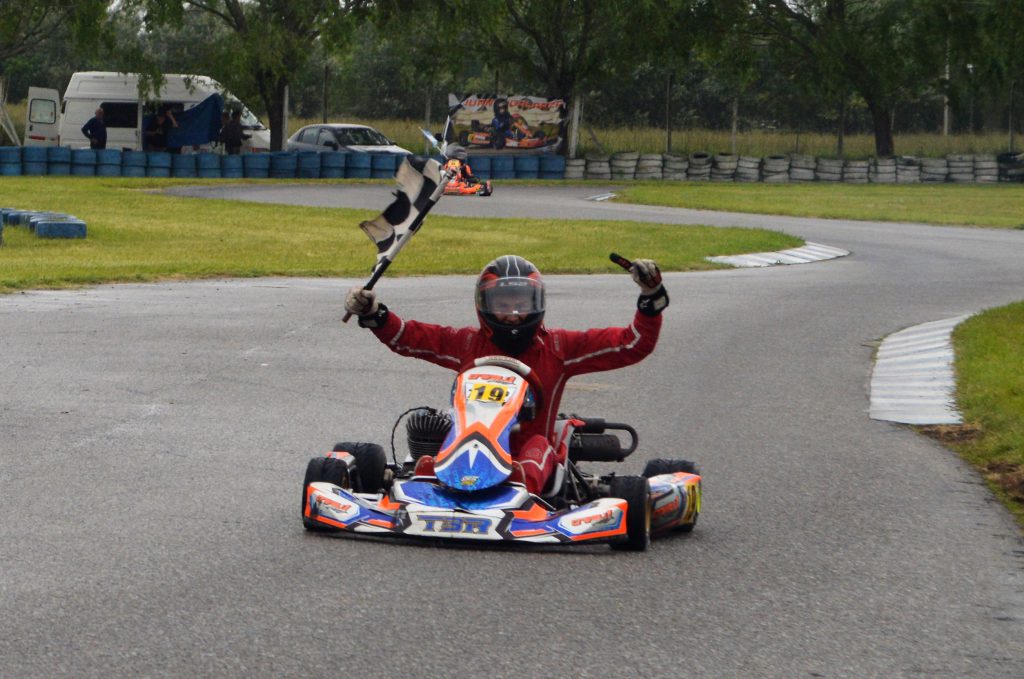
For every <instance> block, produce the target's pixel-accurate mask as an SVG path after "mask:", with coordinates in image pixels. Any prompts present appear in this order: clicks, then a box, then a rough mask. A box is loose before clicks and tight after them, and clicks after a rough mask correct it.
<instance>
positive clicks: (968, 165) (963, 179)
mask: <svg viewBox="0 0 1024 679" xmlns="http://www.w3.org/2000/svg"><path fill="white" fill-rule="evenodd" d="M946 163H947V164H948V166H949V181H951V182H954V183H956V184H967V183H970V182H973V181H974V156H973V155H969V154H962V153H951V154H950V155H948V156H946Z"/></svg>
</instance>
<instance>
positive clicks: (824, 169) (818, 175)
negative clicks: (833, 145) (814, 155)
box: [790, 158, 843, 182]
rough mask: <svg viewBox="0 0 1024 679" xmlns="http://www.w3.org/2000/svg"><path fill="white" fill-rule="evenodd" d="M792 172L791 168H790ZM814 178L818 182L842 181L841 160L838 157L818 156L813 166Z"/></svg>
mask: <svg viewBox="0 0 1024 679" xmlns="http://www.w3.org/2000/svg"><path fill="white" fill-rule="evenodd" d="M790 174H792V170H790ZM814 178H815V179H816V180H817V181H819V182H841V181H843V161H842V160H841V159H839V158H818V165H817V167H815V168H814Z"/></svg>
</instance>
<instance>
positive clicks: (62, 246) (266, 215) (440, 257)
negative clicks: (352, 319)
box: [0, 177, 801, 292]
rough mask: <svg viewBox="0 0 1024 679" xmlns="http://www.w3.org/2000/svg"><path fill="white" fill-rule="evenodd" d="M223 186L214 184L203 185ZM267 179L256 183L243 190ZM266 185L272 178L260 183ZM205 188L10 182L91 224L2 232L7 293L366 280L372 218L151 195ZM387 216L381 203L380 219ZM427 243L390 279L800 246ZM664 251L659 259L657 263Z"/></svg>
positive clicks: (429, 228) (769, 242)
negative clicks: (67, 231)
mask: <svg viewBox="0 0 1024 679" xmlns="http://www.w3.org/2000/svg"><path fill="white" fill-rule="evenodd" d="M205 181H207V182H217V181H218V180H205ZM247 181H260V180H247ZM262 181H264V182H266V181H270V180H262ZM183 183H186V184H197V183H203V180H173V179H125V178H112V179H107V178H83V177H73V178H58V177H4V178H3V179H0V204H3V205H4V206H5V207H17V208H23V209H31V210H53V211H59V212H71V213H73V214H74V215H75V216H77V217H80V218H81V219H84V220H85V221H86V223H87V224H88V230H89V233H88V238H86V239H85V240H74V241H68V240H47V239H39V238H35V237H33V236H31V235H29V234H28V233H26V232H25V231H24V230H23V229H17V228H10V227H8V229H6V230H5V234H4V235H5V238H6V241H7V244H6V246H5V247H4V249H3V250H2V251H0V252H2V262H3V267H2V268H0V292H11V291H15V290H24V289H28V288H54V287H65V286H73V285H86V284H94V283H101V282H111V281H153V280H160V279H166V278H198V277H216V276H271V275H280V276H343V277H358V276H364V275H365V274H366V273H367V272H368V271H369V269H370V268H371V266H372V264H373V261H374V255H375V249H374V247H373V244H372V243H371V242H370V241H369V239H367V238H366V236H365V235H364V234H363V232H362V231H361V230H360V229H359V228H358V224H359V222H361V221H362V220H364V219H368V218H371V217H374V216H376V213H375V212H372V211H367V210H348V209H325V208H307V207H290V206H266V205H259V204H255V203H245V202H238V201H218V200H203V201H200V200H198V199H194V198H182V197H175V196H169V195H163V194H160V193H159V192H156V191H153V190H154V189H159V188H160V187H166V186H172V185H175V184H183ZM384 207H385V206H384V205H381V206H380V209H383V208H384ZM423 233H424V234H429V235H425V236H420V237H419V238H418V239H417V243H416V247H414V248H408V249H407V250H406V251H404V252H403V253H402V257H401V259H399V260H397V261H396V263H395V265H394V266H393V267H392V268H391V270H390V271H389V275H424V274H445V273H476V272H478V271H479V270H480V267H481V266H483V265H484V264H485V263H486V262H487V261H488V260H489V259H491V258H492V257H495V256H497V255H500V254H504V253H506V252H508V251H510V250H515V251H516V252H517V253H518V254H521V255H523V256H525V257H528V258H529V259H531V260H532V261H534V262H535V263H536V264H537V265H538V266H540V268H541V269H542V270H543V271H545V272H550V273H560V272H561V273H566V272H576V273H589V272H601V271H604V272H608V271H614V270H615V265H614V264H612V263H611V262H609V261H608V253H609V252H612V251H617V250H621V251H623V252H633V253H651V254H652V256H657V258H658V261H659V263H660V265H661V266H662V267H664V268H665V269H666V270H671V271H688V270H695V269H711V268H715V267H716V266H718V265H715V264H711V263H709V262H707V261H705V260H704V258H705V257H706V256H709V255H721V254H738V253H743V252H755V251H766V250H778V249H785V248H789V247H796V246H798V245H800V244H801V241H800V240H798V239H796V238H792V237H790V236H785V235H783V234H779V233H775V232H772V231H762V230H756V229H715V228H711V227H699V226H698V227H679V226H667V225H657V224H643V225H637V224H630V225H629V228H623V225H622V222H598V221H594V222H574V223H573V224H571V225H569V224H567V223H565V222H558V221H555V220H540V219H534V220H518V219H515V220H514V219H488V220H487V224H486V228H481V225H480V223H479V222H478V221H476V220H466V219H457V218H453V217H443V216H440V215H438V216H431V217H429V218H428V222H427V225H426V226H425V227H424V232H423ZM655 253H656V255H655Z"/></svg>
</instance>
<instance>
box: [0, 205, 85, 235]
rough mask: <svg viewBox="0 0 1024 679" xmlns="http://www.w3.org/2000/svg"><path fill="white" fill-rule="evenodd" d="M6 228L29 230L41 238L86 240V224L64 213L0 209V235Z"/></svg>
mask: <svg viewBox="0 0 1024 679" xmlns="http://www.w3.org/2000/svg"><path fill="white" fill-rule="evenodd" d="M5 226H10V227H21V228H25V229H28V230H29V231H30V232H31V233H34V234H35V235H36V236H37V237H39V238H85V235H86V226H85V222H84V221H82V220H81V219H79V218H78V217H75V216H74V215H69V214H65V213H63V212H48V211H40V210H21V209H18V208H9V207H5V208H0V234H2V233H3V229H4V227H5ZM0 242H2V241H0Z"/></svg>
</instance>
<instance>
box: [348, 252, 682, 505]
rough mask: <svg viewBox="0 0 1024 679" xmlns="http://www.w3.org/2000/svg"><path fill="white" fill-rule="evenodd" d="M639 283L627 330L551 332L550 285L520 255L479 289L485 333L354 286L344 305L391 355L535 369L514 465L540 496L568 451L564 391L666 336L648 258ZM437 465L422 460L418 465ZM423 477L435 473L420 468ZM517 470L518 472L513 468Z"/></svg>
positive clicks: (492, 268)
mask: <svg viewBox="0 0 1024 679" xmlns="http://www.w3.org/2000/svg"><path fill="white" fill-rule="evenodd" d="M630 273H631V275H632V277H633V280H634V281H636V283H637V285H639V286H640V297H639V298H638V300H637V311H636V313H635V314H634V316H633V321H632V323H630V324H629V325H628V326H625V327H620V328H595V329H591V330H584V331H578V330H562V329H557V328H547V327H545V326H544V324H543V320H544V310H545V303H544V280H543V278H541V275H540V271H538V270H537V267H535V266H534V265H533V264H531V263H530V262H528V261H527V260H525V259H523V258H522V257H518V256H516V255H505V256H502V257H498V258H497V259H495V260H494V261H492V262H490V263H489V264H487V266H485V267H484V269H483V271H482V272H481V273H480V276H479V278H478V279H477V282H476V310H477V317H478V318H479V320H480V327H478V328H477V327H465V328H452V327H447V326H441V325H433V324H430V323H423V322H420V321H414V320H406V319H403V318H400V317H399V316H398V315H397V314H395V313H394V312H393V311H390V310H389V309H388V308H387V307H386V306H385V305H384V304H381V303H379V302H378V301H377V299H376V294H375V293H374V291H372V290H364V289H363V288H362V287H361V286H356V287H354V288H352V289H351V290H349V292H348V294H347V295H346V298H345V309H346V310H347V311H348V312H350V313H352V314H353V315H356V316H358V317H359V325H360V326H361V327H364V328H370V329H371V330H372V331H373V333H374V334H375V335H376V336H377V339H379V340H380V341H381V342H383V343H384V344H385V345H386V346H387V347H388V348H389V349H391V351H393V352H395V353H397V354H401V355H402V356H410V357H414V358H420V359H423V360H425V361H430V362H431V363H436V364H437V365H440V366H443V367H445V368H450V369H451V370H455V371H456V372H461V371H462V370H465V369H467V368H470V367H472V365H473V361H474V360H475V359H477V358H480V357H482V356H493V355H496V354H501V355H506V356H513V357H515V358H517V359H519V360H520V361H522V362H523V363H525V364H526V365H528V366H530V368H531V370H532V371H533V375H534V376H535V377H536V378H537V381H538V382H539V383H540V389H541V391H542V393H541V394H539V401H540V406H541V408H540V410H539V412H538V413H537V417H536V418H534V419H533V420H530V421H523V422H520V428H519V431H518V433H516V434H513V436H512V439H511V442H510V443H511V445H510V447H511V449H512V450H510V451H509V452H510V453H512V456H513V459H514V460H515V461H516V462H518V463H519V464H520V465H521V466H522V471H521V472H518V470H514V471H513V477H512V479H513V480H520V479H517V478H516V476H517V475H518V473H521V474H522V476H523V477H524V478H523V479H522V480H524V481H525V483H526V488H527V490H528V491H530V492H531V493H534V494H542V493H544V492H548V491H550V490H551V489H549V488H547V486H548V483H549V481H551V478H552V476H553V472H554V471H555V469H556V467H557V466H558V464H560V463H562V462H563V461H564V460H565V455H566V450H565V447H564V446H563V447H562V449H561V450H555V448H554V440H553V439H554V437H555V435H556V432H555V431H554V425H555V418H556V416H557V414H558V405H559V402H560V401H561V398H562V390H563V389H564V388H565V383H566V381H567V380H568V379H569V378H570V377H574V376H576V375H582V374H585V373H592V372H600V371H603V370H612V369H614V368H622V367H625V366H627V365H632V364H634V363H638V362H639V361H641V360H642V359H643V358H645V357H646V356H647V355H648V354H650V353H651V352H652V351H653V350H654V346H655V345H656V344H657V342H658V334H659V332H660V330H661V312H662V311H664V309H665V307H667V306H668V302H669V300H668V293H667V292H666V291H665V286H664V285H663V284H662V282H661V272H660V271H659V270H658V266H657V265H656V264H655V263H654V262H653V261H651V260H649V259H638V260H634V261H633V266H632V267H631V268H630ZM425 461H426V462H427V464H430V463H432V462H433V458H429V457H424V458H420V460H419V463H423V462H425ZM419 463H418V464H417V473H432V472H430V471H429V470H423V469H420V464H419ZM514 466H516V465H514Z"/></svg>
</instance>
